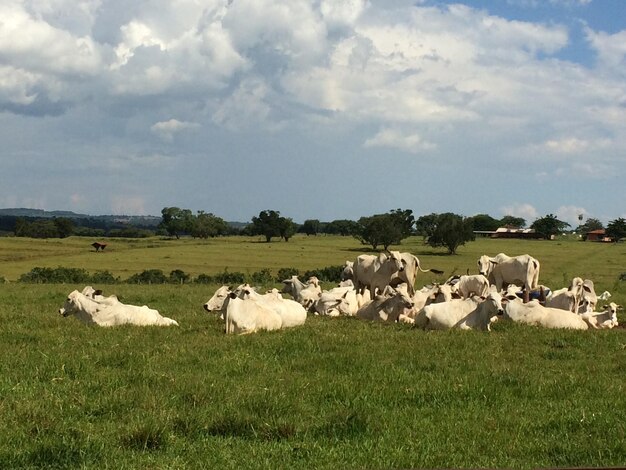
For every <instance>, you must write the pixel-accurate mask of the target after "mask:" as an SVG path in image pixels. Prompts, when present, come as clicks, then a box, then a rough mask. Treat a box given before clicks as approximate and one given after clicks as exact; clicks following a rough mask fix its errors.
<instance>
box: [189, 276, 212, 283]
mask: <svg viewBox="0 0 626 470" xmlns="http://www.w3.org/2000/svg"><path fill="white" fill-rule="evenodd" d="M193 282H195V283H197V284H213V278H212V277H211V276H209V275H208V274H198V277H197V278H195V279H194V280H193Z"/></svg>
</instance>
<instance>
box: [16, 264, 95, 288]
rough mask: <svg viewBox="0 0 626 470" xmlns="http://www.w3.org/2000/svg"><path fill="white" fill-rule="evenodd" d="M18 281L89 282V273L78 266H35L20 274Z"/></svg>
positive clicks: (46, 282) (34, 282) (40, 282)
mask: <svg viewBox="0 0 626 470" xmlns="http://www.w3.org/2000/svg"><path fill="white" fill-rule="evenodd" d="M18 281H19V282H24V283H32V284H49V283H54V284H79V283H88V282H91V277H90V276H89V273H88V272H87V271H85V270H84V269H79V268H63V267H58V268H40V267H35V268H33V269H31V270H30V272H28V273H26V274H22V275H21V276H20V278H19V279H18Z"/></svg>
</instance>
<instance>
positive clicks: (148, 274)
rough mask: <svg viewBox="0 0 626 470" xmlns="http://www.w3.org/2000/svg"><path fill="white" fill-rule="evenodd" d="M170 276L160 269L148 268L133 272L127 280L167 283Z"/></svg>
mask: <svg viewBox="0 0 626 470" xmlns="http://www.w3.org/2000/svg"><path fill="white" fill-rule="evenodd" d="M168 281H169V279H168V277H167V276H166V275H165V274H163V271H161V270H160V269H148V270H146V271H143V272H141V273H138V274H133V275H132V276H131V277H129V278H128V279H127V280H126V282H127V283H129V284H165V283H167V282H168Z"/></svg>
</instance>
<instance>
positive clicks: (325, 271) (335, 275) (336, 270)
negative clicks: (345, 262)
mask: <svg viewBox="0 0 626 470" xmlns="http://www.w3.org/2000/svg"><path fill="white" fill-rule="evenodd" d="M343 268H344V266H327V267H325V268H320V269H312V270H310V271H307V272H305V273H304V279H308V278H310V277H311V276H316V277H317V278H318V279H319V280H320V281H324V282H339V280H340V279H341V273H342V272H343Z"/></svg>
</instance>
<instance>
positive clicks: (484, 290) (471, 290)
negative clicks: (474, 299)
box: [451, 274, 489, 299]
mask: <svg viewBox="0 0 626 470" xmlns="http://www.w3.org/2000/svg"><path fill="white" fill-rule="evenodd" d="M451 285H452V293H453V294H458V295H459V296H460V297H461V298H463V299H467V298H469V297H471V296H472V295H477V296H478V297H487V295H488V294H489V279H487V277H486V276H484V275H482V274H468V275H463V276H459V277H458V280H456V282H454V283H451Z"/></svg>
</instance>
